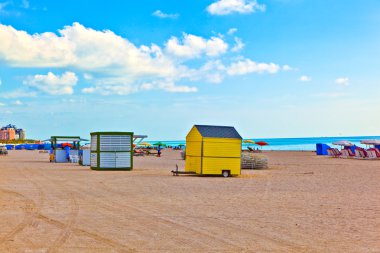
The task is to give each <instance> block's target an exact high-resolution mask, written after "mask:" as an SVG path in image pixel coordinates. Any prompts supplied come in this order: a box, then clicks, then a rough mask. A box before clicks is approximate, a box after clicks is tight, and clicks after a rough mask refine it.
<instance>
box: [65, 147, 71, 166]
mask: <svg viewBox="0 0 380 253" xmlns="http://www.w3.org/2000/svg"><path fill="white" fill-rule="evenodd" d="M64 149H65V150H66V159H67V161H68V162H70V147H69V145H67V146H65V148H64Z"/></svg>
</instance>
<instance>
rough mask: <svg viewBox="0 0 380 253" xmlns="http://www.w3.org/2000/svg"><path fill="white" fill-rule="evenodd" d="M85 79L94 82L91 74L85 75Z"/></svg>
mask: <svg viewBox="0 0 380 253" xmlns="http://www.w3.org/2000/svg"><path fill="white" fill-rule="evenodd" d="M83 78H84V79H86V80H92V79H93V78H94V77H93V76H92V75H91V74H88V73H84V74H83Z"/></svg>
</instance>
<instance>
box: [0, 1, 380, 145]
mask: <svg viewBox="0 0 380 253" xmlns="http://www.w3.org/2000/svg"><path fill="white" fill-rule="evenodd" d="M379 13H380V2H379V1H378V0H367V1H343V0H336V1H327V0H321V1H309V0H257V1H255V0H202V1H201V0H199V1H194V0H191V1H190V0H183V1H177V0H167V1H153V0H139V1H116V0H110V1H108V2H98V1H89V0H87V1H85V0H76V1H71V0H67V1H47V0H38V1H37V0H9V1H2V2H1V0H0V124H1V125H4V124H7V123H13V124H16V125H18V126H19V127H23V128H25V129H26V130H27V135H28V137H32V138H41V139H44V138H48V137H49V136H51V135H73V134H75V135H81V136H83V137H88V136H89V133H90V132H91V131H108V130H113V131H134V132H135V133H137V134H147V135H149V137H150V139H154V140H157V139H161V140H179V139H184V138H185V136H186V134H187V132H188V130H189V129H190V128H191V126H192V125H193V124H213V125H215V124H216V125H232V126H235V127H236V128H237V129H238V131H239V132H240V133H241V134H242V135H243V137H245V138H255V137H307V136H340V135H380V119H379V117H378V115H379V114H380V107H379V102H380V99H379V98H378V95H379V94H380V72H379V69H380V25H379V24H380V15H379Z"/></svg>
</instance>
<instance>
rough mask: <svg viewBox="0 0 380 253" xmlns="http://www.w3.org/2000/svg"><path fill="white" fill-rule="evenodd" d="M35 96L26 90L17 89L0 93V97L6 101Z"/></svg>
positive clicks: (34, 93)
mask: <svg viewBox="0 0 380 253" xmlns="http://www.w3.org/2000/svg"><path fill="white" fill-rule="evenodd" d="M35 96H37V93H36V92H33V91H29V90H26V89H17V90H13V91H9V92H1V94H0V97H2V98H6V99H12V98H13V99H14V98H30V97H35Z"/></svg>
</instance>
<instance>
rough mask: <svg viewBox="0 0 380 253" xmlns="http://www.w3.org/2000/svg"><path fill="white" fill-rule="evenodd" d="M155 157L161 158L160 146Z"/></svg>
mask: <svg viewBox="0 0 380 253" xmlns="http://www.w3.org/2000/svg"><path fill="white" fill-rule="evenodd" d="M157 156H158V157H161V146H160V145H159V146H158V148H157Z"/></svg>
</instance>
